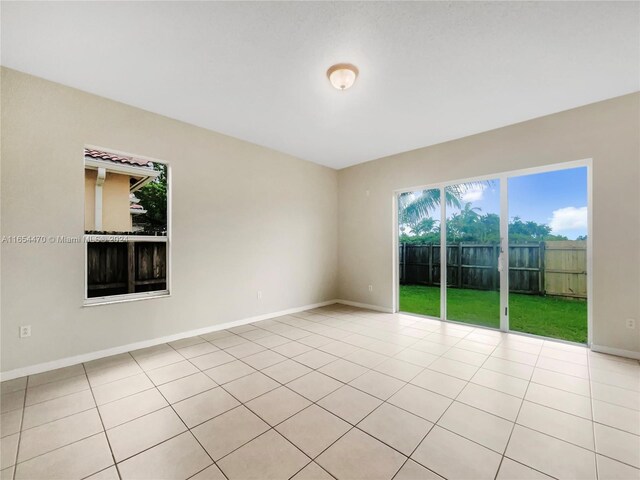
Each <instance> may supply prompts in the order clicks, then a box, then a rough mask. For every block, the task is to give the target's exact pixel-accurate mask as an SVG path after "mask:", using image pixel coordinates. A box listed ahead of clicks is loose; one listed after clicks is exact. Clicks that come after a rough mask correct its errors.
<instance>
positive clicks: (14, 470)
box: [11, 377, 29, 480]
mask: <svg viewBox="0 0 640 480" xmlns="http://www.w3.org/2000/svg"><path fill="white" fill-rule="evenodd" d="M28 390H29V377H27V381H26V383H25V386H24V398H23V399H22V415H21V418H20V431H19V432H18V446H17V448H16V455H15V458H14V460H13V461H14V464H13V474H12V475H11V478H12V479H13V480H16V473H17V472H18V458H19V456H20V445H21V444H22V426H23V425H24V411H25V410H26V409H27V392H28Z"/></svg>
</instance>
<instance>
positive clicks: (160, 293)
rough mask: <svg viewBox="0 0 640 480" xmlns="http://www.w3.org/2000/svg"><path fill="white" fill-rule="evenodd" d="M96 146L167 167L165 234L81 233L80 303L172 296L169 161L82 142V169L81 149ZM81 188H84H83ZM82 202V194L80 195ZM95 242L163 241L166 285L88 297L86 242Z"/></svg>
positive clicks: (115, 153)
mask: <svg viewBox="0 0 640 480" xmlns="http://www.w3.org/2000/svg"><path fill="white" fill-rule="evenodd" d="M85 149H89V150H99V151H103V152H108V153H113V154H114V155H122V156H129V157H136V158H141V159H143V160H149V161H151V162H154V163H161V164H163V165H165V166H166V167H167V235H166V236H156V235H92V234H83V243H84V295H83V297H84V300H83V306H85V307H90V306H97V305H110V304H113V303H124V302H134V301H138V300H147V299H151V298H164V297H170V296H171V270H172V269H171V232H172V221H171V220H172V207H171V205H172V201H171V200H172V195H173V188H172V186H171V181H172V178H173V175H172V169H171V165H170V163H169V162H167V161H166V160H158V159H157V158H152V157H146V156H143V155H138V154H132V153H129V152H123V151H120V150H114V149H113V148H108V147H100V146H96V145H85V146H84V147H83V150H82V153H81V155H80V157H81V158H82V167H83V169H84V168H85V167H86V163H85V161H84V150H85ZM83 192H84V190H83ZM83 203H84V198H83ZM82 224H83V232H84V219H83V222H82ZM94 242H124V243H126V242H156V243H160V242H165V243H166V244H167V259H166V271H167V274H166V275H167V278H166V280H167V281H166V284H167V288H166V289H164V290H155V291H152V292H138V293H124V294H120V295H105V296H102V297H91V298H89V296H88V295H89V265H88V253H87V252H88V245H89V243H94Z"/></svg>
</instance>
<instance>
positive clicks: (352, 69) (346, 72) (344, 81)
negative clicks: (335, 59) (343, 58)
mask: <svg viewBox="0 0 640 480" xmlns="http://www.w3.org/2000/svg"><path fill="white" fill-rule="evenodd" d="M357 76H358V69H357V67H356V66H355V65H351V64H350V63H338V64H336V65H334V66H332V67H330V68H329V70H327V77H328V78H329V81H330V82H331V85H333V86H334V87H335V88H337V89H338V90H346V89H347V88H350V87H351V86H352V85H353V84H354V83H355V81H356V78H357Z"/></svg>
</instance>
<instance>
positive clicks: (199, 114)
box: [1, 1, 640, 168]
mask: <svg viewBox="0 0 640 480" xmlns="http://www.w3.org/2000/svg"><path fill="white" fill-rule="evenodd" d="M1 8H2V12H1V13H2V34H1V35H2V36H1V41H2V56H1V62H2V64H3V65H5V66H7V67H10V68H14V69H17V70H20V71H23V72H27V73H30V74H33V75H37V76H40V77H44V78H46V79H49V80H53V81H56V82H60V83H62V84H65V85H69V86H72V87H76V88H79V89H81V90H85V91H88V92H91V93H95V94H98V95H102V96H104V97H107V98H111V99H114V100H118V101H121V102H124V103H127V104H130V105H134V106H136V107H140V108H143V109H145V110H149V111H152V112H156V113H159V114H162V115H166V116H169V117H172V118H176V119H179V120H183V121H185V122H189V123H192V124H195V125H198V126H201V127H205V128H208V129H211V130H215V131H217V132H222V133H225V134H228V135H232V136H234V137H238V138H241V139H243V140H247V141H250V142H254V143H257V144H260V145H264V146H267V147H271V148H273V149H276V150H280V151H282V152H286V153H289V154H292V155H295V156H297V157H300V158H303V159H306V160H310V161H313V162H316V163H320V164H323V165H327V166H330V167H333V168H343V167H346V166H349V165H354V164H357V163H360V162H364V161H367V160H372V159H375V158H379V157H382V156H386V155H390V154H394V153H399V152H402V151H406V150H411V149H415V148H419V147H424V146H428V145H432V144H435V143H440V142H443V141H447V140H451V139H454V138H459V137H463V136H467V135H471V134H474V133H479V132H482V131H486V130H490V129H493V128H497V127H500V126H504V125H509V124H512V123H516V122H520V121H523V120H527V119H530V118H535V117H539V116H541V115H546V114H549V113H553V112H557V111H562V110H566V109H569V108H573V107H576V106H579V105H584V104H588V103H592V102H595V101H598V100H603V99H606V98H611V97H615V96H618V95H622V94H626V93H630V92H633V91H638V90H640V21H639V18H640V3H638V2H620V3H616V2H585V3H582V2H542V3H536V2H531V3H530V2H486V3H485V2H469V3H467V2H460V3H449V2H406V3H405V2H376V3H366V2H364V3H358V2H349V3H348V2H257V3H245V2H104V3H103V2H77V3H65V2H44V3H37V2H6V1H3V2H2V7H1ZM338 62H350V63H354V64H355V65H357V66H358V68H359V69H360V77H359V78H358V80H357V82H356V84H355V86H354V87H353V88H352V89H350V90H348V91H345V92H340V91H337V90H335V89H334V88H333V87H331V85H330V84H329V82H328V80H327V78H326V76H325V72H326V70H327V68H328V67H329V66H331V65H332V64H334V63H338Z"/></svg>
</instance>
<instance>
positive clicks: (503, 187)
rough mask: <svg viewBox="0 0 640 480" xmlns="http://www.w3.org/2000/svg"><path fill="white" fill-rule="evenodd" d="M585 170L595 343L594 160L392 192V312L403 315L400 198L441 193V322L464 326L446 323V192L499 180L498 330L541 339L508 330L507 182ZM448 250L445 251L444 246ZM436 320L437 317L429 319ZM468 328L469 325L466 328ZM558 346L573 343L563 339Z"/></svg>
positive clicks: (589, 303) (590, 326)
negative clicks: (421, 192)
mask: <svg viewBox="0 0 640 480" xmlns="http://www.w3.org/2000/svg"><path fill="white" fill-rule="evenodd" d="M580 167H586V169H587V346H590V345H591V343H592V332H593V259H592V250H593V248H592V247H593V195H592V192H593V188H592V187H593V161H592V159H591V158H586V159H583V160H574V161H568V162H562V163H554V164H550V165H543V166H539V167H531V168H524V169H518V170H509V171H504V172H499V173H495V174H490V175H480V176H476V177H469V178H464V179H457V180H451V181H445V182H438V183H432V184H427V185H418V186H413V187H408V188H402V189H397V190H394V192H393V202H392V204H393V215H392V217H393V228H392V232H393V239H392V240H393V241H392V245H393V255H392V259H393V274H392V276H393V288H392V296H393V299H392V305H393V312H394V313H397V312H399V311H400V271H399V268H400V265H399V250H398V249H399V234H400V230H399V225H398V195H400V194H401V193H406V192H415V191H418V190H432V189H439V190H440V318H437V319H438V320H442V321H444V322H452V323H463V324H464V322H459V321H455V320H448V319H447V268H446V265H447V263H446V261H447V251H446V235H447V228H446V222H447V217H446V202H445V189H446V188H447V187H448V186H451V185H457V184H461V183H469V182H475V181H483V180H496V179H497V180H499V181H500V237H501V238H500V250H501V252H502V253H501V255H502V265H503V268H502V271H501V272H500V328H499V329H498V330H500V331H503V332H510V333H515V334H518V335H525V336H530V337H537V338H545V339H546V338H548V337H541V336H539V335H533V334H529V333H524V332H516V331H512V330H509V311H508V305H509V248H508V246H509V192H508V182H509V178H512V177H521V176H526V175H534V174H537V173H548V172H554V171H559V170H568V169H571V168H580ZM443 245H444V246H445V248H442V246H443ZM430 318H436V317H430ZM465 325H466V324H465ZM474 326H475V327H478V328H488V329H491V330H497V329H494V328H492V327H485V326H481V325H474ZM552 340H557V341H558V342H563V343H572V342H567V341H564V340H560V339H552Z"/></svg>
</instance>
